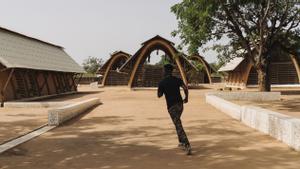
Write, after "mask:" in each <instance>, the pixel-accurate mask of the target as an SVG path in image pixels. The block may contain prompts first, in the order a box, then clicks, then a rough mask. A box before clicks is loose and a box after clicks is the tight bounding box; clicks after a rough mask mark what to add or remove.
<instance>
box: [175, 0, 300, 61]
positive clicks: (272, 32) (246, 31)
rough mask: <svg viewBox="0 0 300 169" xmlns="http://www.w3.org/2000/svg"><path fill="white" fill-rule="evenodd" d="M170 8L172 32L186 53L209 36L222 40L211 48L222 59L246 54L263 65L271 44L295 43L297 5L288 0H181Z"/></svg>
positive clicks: (288, 46) (299, 12)
mask: <svg viewBox="0 0 300 169" xmlns="http://www.w3.org/2000/svg"><path fill="white" fill-rule="evenodd" d="M171 11H172V12H173V13H174V14H175V15H176V16H177V19H178V29H177V30H175V31H174V32H172V35H173V36H179V37H180V38H181V39H182V44H181V45H182V46H188V51H189V53H190V54H195V53H198V50H199V47H201V46H202V45H204V44H206V43H207V42H209V41H211V40H220V39H222V38H225V39H226V41H227V43H226V44H215V45H214V46H213V47H212V49H214V50H216V51H217V52H218V53H219V56H218V57H219V58H220V59H221V60H224V61H228V60H229V59H231V58H233V57H237V56H243V57H248V58H249V59H250V60H251V61H252V62H253V63H254V64H255V65H256V66H258V67H259V66H262V65H264V63H265V61H266V60H267V59H268V58H269V57H270V54H269V53H270V51H272V49H274V48H275V47H278V46H279V47H281V48H282V49H286V50H291V49H294V48H296V47H297V46H299V44H298V43H299V35H300V31H299V22H300V7H299V3H298V2H297V1H291V0H183V1H182V2H181V3H178V4H176V5H174V6H173V7H172V8H171Z"/></svg>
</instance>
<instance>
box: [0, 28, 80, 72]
mask: <svg viewBox="0 0 300 169" xmlns="http://www.w3.org/2000/svg"><path fill="white" fill-rule="evenodd" d="M0 63H1V64H3V65H4V66H5V67H7V68H26V69H37V70H50V71H60V72H76V73H84V70H83V68H82V67H81V66H79V65H78V64H77V63H76V62H75V61H74V60H73V59H72V58H71V57H70V56H69V55H68V54H67V53H66V52H65V51H64V50H63V48H62V47H60V46H57V45H54V44H51V43H48V42H45V41H41V40H39V39H35V38H32V37H29V36H26V35H23V34H20V33H17V32H14V31H11V30H8V29H5V28H2V27H0Z"/></svg>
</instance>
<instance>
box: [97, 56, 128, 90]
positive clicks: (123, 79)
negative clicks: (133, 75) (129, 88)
mask: <svg viewBox="0 0 300 169" xmlns="http://www.w3.org/2000/svg"><path fill="white" fill-rule="evenodd" d="M130 57H131V55H130V54H128V53H126V52H123V51H116V52H114V53H113V54H112V55H111V56H110V58H109V59H108V60H107V61H106V62H105V63H104V65H103V66H102V67H101V68H100V69H99V71H98V73H99V74H101V75H102V76H103V78H102V80H101V85H102V86H116V85H127V83H128V79H129V75H128V74H126V73H123V72H119V71H118V69H119V68H120V67H121V66H122V65H123V64H124V63H125V62H126V61H127V59H129V58H130Z"/></svg>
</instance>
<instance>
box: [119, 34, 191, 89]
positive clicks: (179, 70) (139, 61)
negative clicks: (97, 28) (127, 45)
mask: <svg viewBox="0 0 300 169" xmlns="http://www.w3.org/2000/svg"><path fill="white" fill-rule="evenodd" d="M173 45H174V44H173V43H172V42H170V41H168V40H166V39H164V38H162V37H160V36H155V37H154V38H152V39H150V40H148V41H146V42H144V43H143V44H142V47H141V48H140V49H139V50H138V51H137V52H136V54H135V55H134V56H132V57H131V58H130V59H129V60H128V61H127V62H126V63H125V64H124V65H123V66H122V68H121V71H122V72H127V73H129V74H130V78H129V81H128V86H129V87H157V85H158V84H156V83H157V81H159V80H160V79H161V78H162V74H161V73H158V72H155V69H153V68H152V69H153V70H154V71H153V70H150V69H151V68H149V67H148V68H147V66H146V67H145V64H144V63H145V61H146V59H147V58H148V57H149V55H150V54H151V52H153V51H155V50H161V51H163V52H164V53H165V54H166V56H167V57H168V58H169V59H170V60H171V61H172V62H173V63H174V65H175V70H174V74H175V75H178V76H180V77H181V78H182V80H183V81H184V83H186V84H187V83H188V82H187V78H186V75H185V72H184V69H183V65H182V63H181V61H180V57H181V56H180V55H179V54H178V51H177V50H176V49H175V47H174V46H173ZM145 71H148V72H145ZM160 72H161V71H160ZM143 73H148V77H149V76H150V78H153V83H152V84H149V85H145V83H144V82H145V81H143V80H146V81H147V79H142V78H141V77H142V76H141V74H143Z"/></svg>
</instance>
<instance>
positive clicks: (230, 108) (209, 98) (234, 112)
mask: <svg viewBox="0 0 300 169" xmlns="http://www.w3.org/2000/svg"><path fill="white" fill-rule="evenodd" d="M206 102H207V103H209V104H211V105H213V106H214V107H215V108H217V109H219V110H221V111H222V112H224V113H226V114H227V115H229V116H230V117H232V118H234V119H237V120H240V119H241V112H240V111H241V106H240V105H237V104H234V103H231V102H229V101H227V100H224V99H222V98H220V97H217V96H214V95H206Z"/></svg>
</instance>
